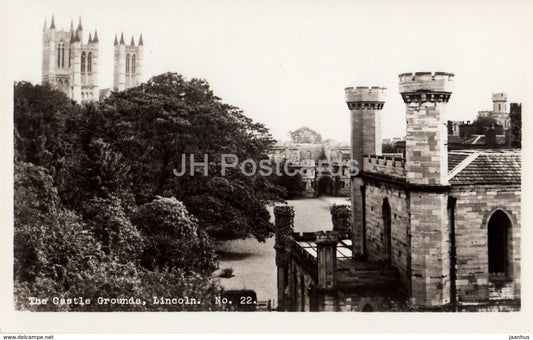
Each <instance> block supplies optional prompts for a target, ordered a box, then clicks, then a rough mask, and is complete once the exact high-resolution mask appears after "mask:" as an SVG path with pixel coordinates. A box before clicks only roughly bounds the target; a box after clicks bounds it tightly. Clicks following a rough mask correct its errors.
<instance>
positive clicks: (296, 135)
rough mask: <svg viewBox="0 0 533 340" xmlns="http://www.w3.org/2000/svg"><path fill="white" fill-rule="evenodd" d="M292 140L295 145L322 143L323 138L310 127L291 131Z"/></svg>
mask: <svg viewBox="0 0 533 340" xmlns="http://www.w3.org/2000/svg"><path fill="white" fill-rule="evenodd" d="M289 134H290V135H291V139H292V141H293V142H294V143H312V144H315V143H320V142H321V141H322V136H321V135H320V134H319V133H318V132H316V131H315V130H312V129H310V128H308V127H305V126H303V127H301V128H299V129H298V130H295V131H290V132H289Z"/></svg>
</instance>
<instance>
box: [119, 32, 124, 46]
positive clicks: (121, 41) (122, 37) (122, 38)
mask: <svg viewBox="0 0 533 340" xmlns="http://www.w3.org/2000/svg"><path fill="white" fill-rule="evenodd" d="M120 44H121V45H125V43H124V32H122V33H121V34H120Z"/></svg>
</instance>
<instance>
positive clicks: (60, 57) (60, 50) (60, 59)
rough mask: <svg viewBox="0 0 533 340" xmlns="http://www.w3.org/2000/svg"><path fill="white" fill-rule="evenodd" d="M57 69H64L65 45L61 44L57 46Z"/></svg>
mask: <svg viewBox="0 0 533 340" xmlns="http://www.w3.org/2000/svg"><path fill="white" fill-rule="evenodd" d="M57 67H59V68H64V67H65V45H64V44H63V43H59V44H58V45H57Z"/></svg>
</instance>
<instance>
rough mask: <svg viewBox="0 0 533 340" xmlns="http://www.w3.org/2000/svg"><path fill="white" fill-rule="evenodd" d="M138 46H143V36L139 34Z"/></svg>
mask: <svg viewBox="0 0 533 340" xmlns="http://www.w3.org/2000/svg"><path fill="white" fill-rule="evenodd" d="M137 45H139V46H143V45H144V44H143V34H142V33H141V35H140V36H139V43H138V44H137Z"/></svg>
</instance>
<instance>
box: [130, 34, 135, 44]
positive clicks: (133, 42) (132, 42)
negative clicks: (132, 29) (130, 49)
mask: <svg viewBox="0 0 533 340" xmlns="http://www.w3.org/2000/svg"><path fill="white" fill-rule="evenodd" d="M130 46H135V41H133V35H132V36H131V43H130Z"/></svg>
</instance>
